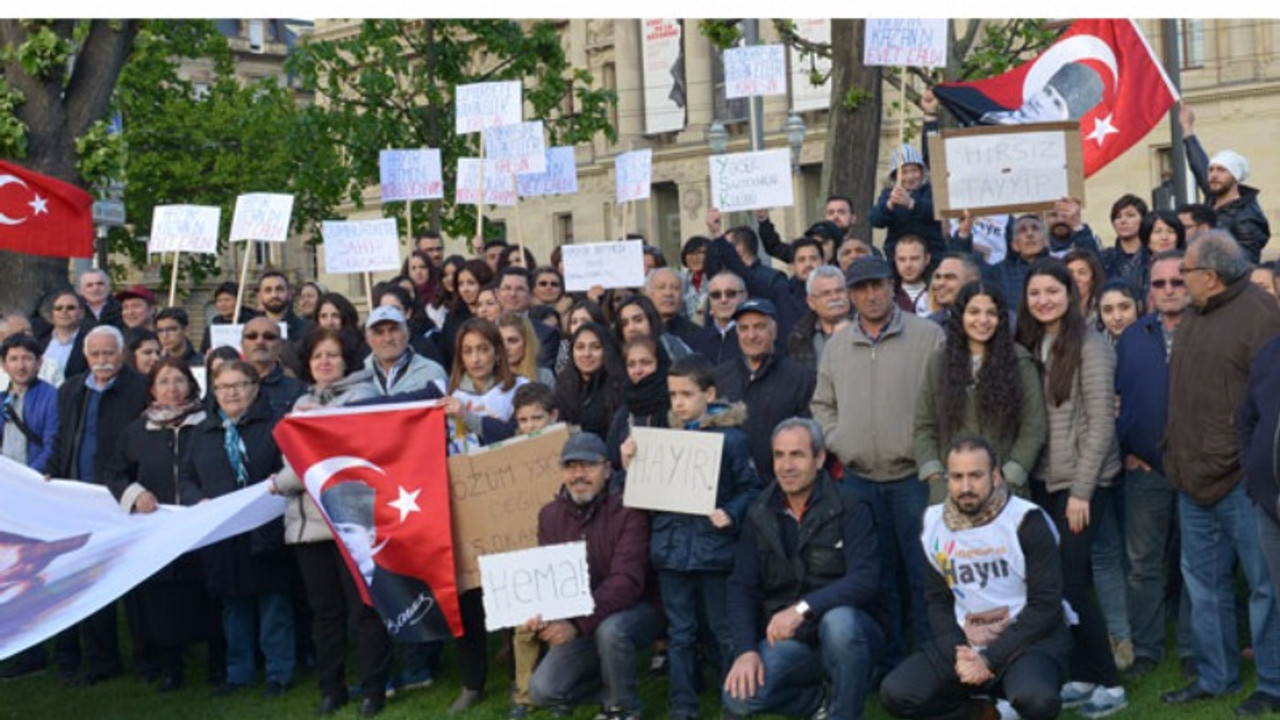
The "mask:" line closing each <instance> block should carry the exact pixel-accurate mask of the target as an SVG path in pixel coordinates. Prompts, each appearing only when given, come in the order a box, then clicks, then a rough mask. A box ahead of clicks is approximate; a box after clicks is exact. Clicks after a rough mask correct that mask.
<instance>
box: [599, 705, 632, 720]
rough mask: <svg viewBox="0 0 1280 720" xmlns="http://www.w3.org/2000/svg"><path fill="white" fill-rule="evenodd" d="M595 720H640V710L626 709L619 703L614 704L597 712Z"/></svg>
mask: <svg viewBox="0 0 1280 720" xmlns="http://www.w3.org/2000/svg"><path fill="white" fill-rule="evenodd" d="M593 720H640V711H639V710H625V709H623V708H622V707H619V706H618V705H613V706H610V707H607V708H605V709H604V710H601V711H600V712H598V713H596V716H595V718H593Z"/></svg>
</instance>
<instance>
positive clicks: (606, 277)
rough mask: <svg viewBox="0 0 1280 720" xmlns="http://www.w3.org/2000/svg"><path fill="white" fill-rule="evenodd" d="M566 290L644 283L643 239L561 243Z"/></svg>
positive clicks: (607, 287)
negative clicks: (576, 243) (579, 243)
mask: <svg viewBox="0 0 1280 720" xmlns="http://www.w3.org/2000/svg"><path fill="white" fill-rule="evenodd" d="M560 258H561V259H562V260H564V289H565V291H566V292H586V291H587V290H590V289H591V288H592V287H593V286H595V285H599V286H600V287H602V288H604V289H606V290H608V289H610V288H635V287H640V286H641V285H644V243H642V242H641V241H639V240H627V241H625V242H603V243H585V244H581V245H561V246H560Z"/></svg>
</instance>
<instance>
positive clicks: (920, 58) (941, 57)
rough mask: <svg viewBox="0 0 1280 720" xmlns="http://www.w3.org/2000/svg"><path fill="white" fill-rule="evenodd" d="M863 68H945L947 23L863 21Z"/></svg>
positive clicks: (912, 20) (869, 19)
mask: <svg viewBox="0 0 1280 720" xmlns="http://www.w3.org/2000/svg"><path fill="white" fill-rule="evenodd" d="M866 22H867V27H866V39H865V40H864V41H863V46H862V64H863V65H893V66H896V67H946V66H947V20H946V19H945V18H943V19H931V20H925V19H921V18H905V19H896V18H867V21H866Z"/></svg>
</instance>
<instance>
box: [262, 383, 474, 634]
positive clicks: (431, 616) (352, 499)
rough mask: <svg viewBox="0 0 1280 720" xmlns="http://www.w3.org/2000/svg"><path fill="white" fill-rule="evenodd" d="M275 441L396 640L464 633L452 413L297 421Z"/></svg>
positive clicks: (291, 419) (332, 413)
mask: <svg viewBox="0 0 1280 720" xmlns="http://www.w3.org/2000/svg"><path fill="white" fill-rule="evenodd" d="M275 438H276V442H277V443H278V444H279V445H280V449H281V450H282V451H284V454H285V457H286V458H288V460H289V464H290V465H291V466H292V467H293V469H294V471H295V472H297V473H298V476H299V477H301V478H302V480H303V482H304V483H305V484H306V486H307V492H308V494H309V495H310V496H311V498H310V499H311V500H313V501H315V503H316V505H317V506H319V508H320V510H321V511H322V512H323V513H324V516H325V519H326V521H327V522H328V523H329V527H330V529H331V530H333V536H334V537H335V538H337V539H338V540H339V541H340V542H339V543H338V547H339V549H340V550H341V551H342V555H343V557H344V558H345V559H346V561H347V567H348V568H349V569H350V570H351V573H352V576H353V577H354V578H355V581H356V586H357V587H358V588H359V589H360V594H361V596H362V597H363V598H364V600H365V602H367V603H369V604H370V605H372V606H373V607H374V608H375V609H376V610H377V611H378V613H379V614H380V615H381V616H382V619H383V621H384V622H385V624H386V626H387V633H388V634H389V635H390V636H391V638H392V639H393V640H396V641H398V642H426V641H429V640H440V639H443V638H447V637H451V636H452V637H457V636H459V635H461V634H462V618H461V615H460V614H459V611H458V591H457V575H456V572H455V570H454V564H453V520H452V514H451V512H450V505H449V474H448V473H449V470H448V464H447V462H446V451H445V447H446V444H445V443H446V437H445V410H444V406H443V405H442V404H439V403H404V404H395V405H383V406H374V407H363V408H335V409H331V410H317V411H314V412H307V413H301V414H298V413H295V414H292V415H289V416H287V417H285V418H284V419H283V420H281V421H280V423H279V424H278V425H277V426H276V429H275Z"/></svg>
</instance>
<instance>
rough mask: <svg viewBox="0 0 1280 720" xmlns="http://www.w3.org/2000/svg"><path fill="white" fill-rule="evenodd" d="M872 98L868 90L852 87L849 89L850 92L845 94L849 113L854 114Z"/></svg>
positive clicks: (845, 103)
mask: <svg viewBox="0 0 1280 720" xmlns="http://www.w3.org/2000/svg"><path fill="white" fill-rule="evenodd" d="M871 98H872V94H871V91H869V90H867V89H866V88H860V87H851V88H849V92H847V93H845V96H844V106H845V107H846V108H847V109H848V110H849V112H854V111H856V110H857V109H858V108H860V107H862V104H863V103H865V102H867V101H868V100H870V99H871Z"/></svg>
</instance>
